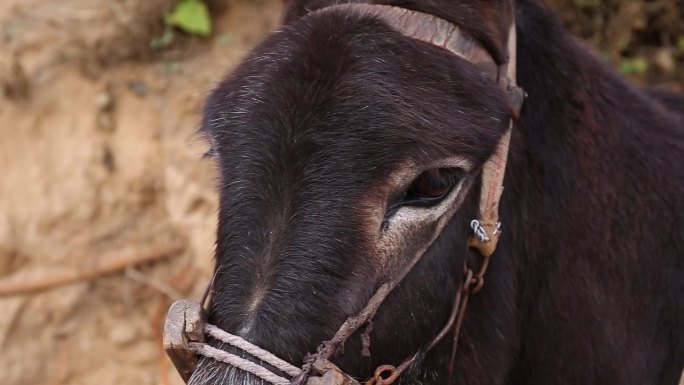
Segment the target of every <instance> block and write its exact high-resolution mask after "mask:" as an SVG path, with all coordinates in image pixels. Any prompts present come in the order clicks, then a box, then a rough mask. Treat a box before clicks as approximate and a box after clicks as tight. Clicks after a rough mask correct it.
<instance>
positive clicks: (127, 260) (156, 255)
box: [0, 243, 185, 297]
mask: <svg viewBox="0 0 684 385" xmlns="http://www.w3.org/2000/svg"><path fill="white" fill-rule="evenodd" d="M184 249H185V244H184V243H171V244H168V245H161V246H152V247H150V248H146V249H145V250H144V251H143V252H138V253H135V254H127V255H121V256H118V257H112V258H107V259H105V260H103V261H100V262H98V263H97V264H96V265H95V266H92V267H87V268H80V269H78V270H77V271H70V272H65V273H60V274H54V275H51V276H49V277H45V278H40V279H36V280H19V279H12V278H8V279H5V280H2V281H0V297H4V296H10V295H19V294H28V293H34V292H38V291H42V290H47V289H52V288H54V287H57V286H63V285H67V284H70V283H75V282H82V281H91V280H94V279H96V278H99V277H102V276H105V275H110V274H114V273H118V272H120V271H122V270H125V269H126V268H127V267H129V266H137V265H141V264H143V263H148V262H153V261H158V260H161V259H165V258H168V257H171V256H173V255H176V254H178V253H180V252H182V251H183V250H184Z"/></svg>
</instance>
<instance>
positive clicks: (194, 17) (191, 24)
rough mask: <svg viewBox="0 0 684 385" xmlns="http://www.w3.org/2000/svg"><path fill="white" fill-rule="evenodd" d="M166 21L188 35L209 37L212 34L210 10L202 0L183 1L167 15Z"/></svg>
mask: <svg viewBox="0 0 684 385" xmlns="http://www.w3.org/2000/svg"><path fill="white" fill-rule="evenodd" d="M164 21H165V22H166V24H167V25H170V26H174V27H178V28H180V29H182V30H183V31H185V32H188V33H192V34H196V35H200V36H209V34H210V33H211V17H209V9H208V8H207V5H206V4H204V3H203V2H202V1H201V0H181V1H180V2H179V3H178V4H176V7H175V8H174V9H173V10H172V11H171V12H169V13H167V14H166V16H165V18H164Z"/></svg>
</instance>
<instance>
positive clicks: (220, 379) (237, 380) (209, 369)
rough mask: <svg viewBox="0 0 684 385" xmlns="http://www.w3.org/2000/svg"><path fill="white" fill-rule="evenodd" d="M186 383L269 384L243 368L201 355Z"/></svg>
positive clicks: (191, 384)
mask: <svg viewBox="0 0 684 385" xmlns="http://www.w3.org/2000/svg"><path fill="white" fill-rule="evenodd" d="M187 385H269V383H267V382H266V381H264V380H262V379H261V378H259V377H256V376H254V375H252V374H250V373H247V372H245V371H243V370H240V369H237V368H235V367H232V366H230V365H227V364H224V363H221V362H216V361H213V360H211V359H207V358H205V357H203V358H201V359H200V362H199V365H198V367H197V370H196V371H195V373H193V374H192V377H190V380H189V381H188V384H187Z"/></svg>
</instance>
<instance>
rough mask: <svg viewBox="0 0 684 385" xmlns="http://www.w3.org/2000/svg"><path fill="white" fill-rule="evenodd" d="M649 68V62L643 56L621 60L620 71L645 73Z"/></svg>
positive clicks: (627, 73) (624, 72)
mask: <svg viewBox="0 0 684 385" xmlns="http://www.w3.org/2000/svg"><path fill="white" fill-rule="evenodd" d="M647 70H648V62H647V61H646V59H645V58H643V57H634V58H624V59H622V60H621V61H620V72H622V73H623V74H625V75H631V74H643V73H644V72H646V71H647Z"/></svg>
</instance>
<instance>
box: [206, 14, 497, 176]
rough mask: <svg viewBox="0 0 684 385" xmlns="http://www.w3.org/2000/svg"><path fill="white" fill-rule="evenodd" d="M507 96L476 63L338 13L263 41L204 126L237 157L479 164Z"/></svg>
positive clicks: (218, 97)
mask: <svg viewBox="0 0 684 385" xmlns="http://www.w3.org/2000/svg"><path fill="white" fill-rule="evenodd" d="M502 98H503V96H502V94H501V92H500V91H499V90H498V88H497V86H496V84H494V82H493V81H491V80H489V79H487V78H485V77H484V76H482V75H481V74H480V73H479V72H478V71H477V70H476V69H475V68H474V66H472V65H471V64H470V63H467V62H465V61H462V60H460V59H459V58H456V57H455V56H453V55H451V54H449V53H447V52H445V51H443V50H441V49H439V48H436V47H432V46H430V45H428V44H426V43H422V42H418V41H415V40H413V39H410V38H407V37H404V36H402V35H400V34H399V33H397V32H395V31H394V30H392V29H390V28H389V27H387V26H386V25H384V24H383V23H382V22H379V21H376V20H372V19H369V18H367V17H365V18H364V17H345V16H344V15H337V16H336V15H334V14H333V15H327V17H326V18H325V19H323V18H322V17H319V18H305V19H303V20H300V21H299V22H297V23H295V24H294V25H292V26H290V27H288V28H286V29H285V30H283V31H281V32H279V33H277V34H274V35H273V36H271V37H270V38H269V39H267V40H266V41H265V42H264V43H262V44H261V45H260V46H259V47H258V48H257V49H256V50H255V51H254V52H253V53H252V54H251V55H250V57H249V58H248V59H247V60H245V61H244V62H243V63H242V65H240V66H239V67H238V68H237V70H236V71H235V72H234V73H233V75H232V76H231V77H230V78H228V79H227V80H226V81H224V82H223V83H222V84H221V85H220V86H219V87H217V89H216V90H215V91H214V92H213V94H212V95H211V97H210V98H209V100H208V102H207V105H206V110H205V122H204V130H205V132H208V133H209V134H210V136H211V137H212V140H213V142H214V144H215V146H216V148H215V150H217V151H218V153H219V154H221V155H226V154H230V153H236V155H237V153H241V157H239V159H251V158H252V157H251V156H247V155H246V154H245V152H250V153H252V154H256V155H259V154H261V155H266V154H277V156H280V157H287V156H296V157H304V156H306V155H307V154H310V155H312V156H313V155H320V157H319V159H320V160H321V161H325V160H327V161H329V162H332V163H334V162H339V161H340V159H344V160H345V161H346V162H354V161H355V160H361V161H363V162H364V163H365V162H366V161H367V160H368V159H376V160H377V161H378V163H380V162H382V163H395V162H396V161H397V160H399V159H405V158H412V160H413V161H415V162H417V163H422V162H428V161H433V160H434V158H436V157H447V156H450V155H460V156H464V157H472V158H473V159H474V160H475V161H476V162H477V161H484V159H486V158H487V156H488V154H489V153H490V152H491V150H492V149H493V148H494V146H495V144H496V142H497V141H498V137H499V136H500V135H501V133H503V131H504V130H505V128H506V124H507V121H508V112H507V110H506V108H505V103H504V102H503V99H502ZM233 158H234V159H233V160H232V161H231V163H233V164H234V162H239V161H240V160H239V159H235V157H233Z"/></svg>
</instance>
